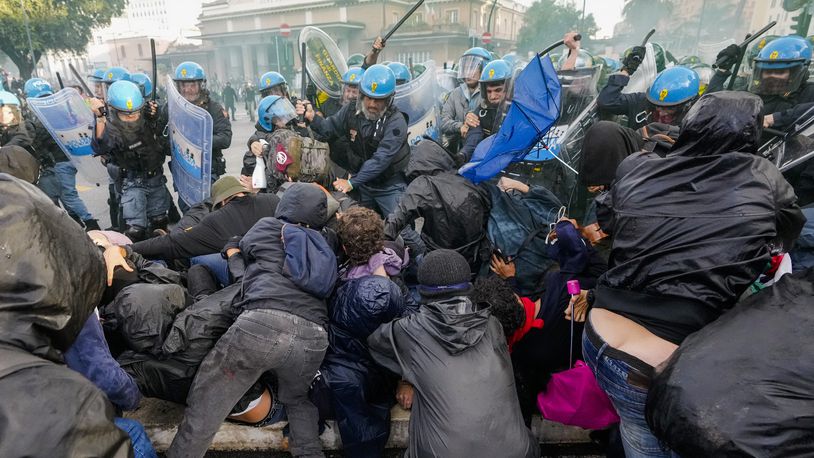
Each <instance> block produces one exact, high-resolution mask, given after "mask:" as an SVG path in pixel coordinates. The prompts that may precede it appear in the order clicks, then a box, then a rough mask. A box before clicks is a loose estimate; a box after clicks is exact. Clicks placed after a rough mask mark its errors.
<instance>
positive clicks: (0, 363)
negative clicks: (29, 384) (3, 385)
mask: <svg viewBox="0 0 814 458" xmlns="http://www.w3.org/2000/svg"><path fill="white" fill-rule="evenodd" d="M48 364H51V362H50V361H46V360H44V359H42V358H40V357H38V356H34V355H32V354H31V353H27V352H24V351H21V350H12V349H10V348H8V347H5V346H2V347H0V379H2V378H3V377H6V376H8V375H11V374H13V373H15V372H17V371H21V370H23V369H28V368H29V367H36V366H45V365H48Z"/></svg>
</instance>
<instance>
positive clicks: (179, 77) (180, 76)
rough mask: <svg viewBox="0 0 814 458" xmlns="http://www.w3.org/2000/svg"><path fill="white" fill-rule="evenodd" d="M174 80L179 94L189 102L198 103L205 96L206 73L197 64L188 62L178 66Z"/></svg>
mask: <svg viewBox="0 0 814 458" xmlns="http://www.w3.org/2000/svg"><path fill="white" fill-rule="evenodd" d="M172 80H173V81H174V82H175V87H176V88H177V89H178V92H179V93H180V94H181V95H182V96H183V97H184V98H185V99H187V101H189V102H192V103H197V102H198V101H200V100H201V98H202V97H203V96H204V95H205V94H204V92H205V90H206V73H205V72H204V69H203V67H201V66H200V65H198V64H196V63H195V62H189V61H187V62H181V63H180V64H178V66H177V67H175V73H174V74H173V76H172Z"/></svg>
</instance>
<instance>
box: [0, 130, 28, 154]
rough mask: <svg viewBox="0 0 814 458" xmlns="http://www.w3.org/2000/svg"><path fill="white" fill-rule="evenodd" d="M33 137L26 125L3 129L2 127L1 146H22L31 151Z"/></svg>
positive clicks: (0, 131)
mask: <svg viewBox="0 0 814 458" xmlns="http://www.w3.org/2000/svg"><path fill="white" fill-rule="evenodd" d="M31 142H32V140H31V137H30V136H29V134H28V131H27V130H26V128H25V125H24V124H19V125H17V126H13V127H8V128H3V127H0V146H12V145H16V146H22V147H23V148H25V149H26V150H28V151H31Z"/></svg>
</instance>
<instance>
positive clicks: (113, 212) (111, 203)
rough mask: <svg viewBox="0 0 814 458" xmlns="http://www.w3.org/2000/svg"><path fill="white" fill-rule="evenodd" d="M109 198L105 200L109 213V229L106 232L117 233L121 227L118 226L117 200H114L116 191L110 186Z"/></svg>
mask: <svg viewBox="0 0 814 458" xmlns="http://www.w3.org/2000/svg"><path fill="white" fill-rule="evenodd" d="M109 191H110V197H108V199H107V206H108V208H109V212H110V227H109V228H108V230H114V231H119V230H121V228H122V226H120V225H119V199H118V198H116V191H115V190H113V186H112V185H111V186H110V189H109Z"/></svg>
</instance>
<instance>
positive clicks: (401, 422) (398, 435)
mask: <svg viewBox="0 0 814 458" xmlns="http://www.w3.org/2000/svg"><path fill="white" fill-rule="evenodd" d="M183 414H184V406H182V405H180V404H175V403H172V402H167V401H162V400H159V399H154V398H146V399H144V400H143V401H142V403H141V406H140V407H139V408H138V410H136V411H134V412H129V413H128V415H127V417H129V418H134V419H136V420H138V421H140V422H141V423H142V424H143V425H144V428H145V429H146V431H147V434H148V435H149V436H150V439H152V441H153V445H154V446H155V448H156V450H157V451H158V452H164V451H165V450H167V448H168V447H169V445H170V443H172V438H173V437H174V436H175V431H176V429H177V427H178V424H179V423H181V418H182V416H183ZM391 417H392V426H391V429H390V439H389V441H388V444H387V448H388V449H404V448H406V447H407V436H408V434H407V431H408V425H409V423H410V412H409V411H406V410H403V409H401V408H400V407H398V406H396V407H393V411H392V413H391ZM283 426H284V425H270V426H265V427H262V428H256V427H252V426H243V425H238V424H236V423H230V422H224V423H223V424H222V425H221V427H220V429H219V430H218V432H217V434H216V435H215V439H214V440H213V441H212V445H211V446H210V450H214V451H241V452H279V451H286V450H288V441H287V439H286V438H285V437H283V432H282V427H283ZM532 430H533V431H534V434H535V435H536V436H537V438H538V440H539V441H540V443H541V444H543V445H546V444H551V445H558V446H560V445H582V444H588V443H590V442H591V441H590V439H589V438H588V431H586V430H584V429H581V428H575V427H571V426H565V425H561V424H559V423H553V422H550V421H546V420H543V419H541V418H540V417H539V416H538V417H535V418H534V421H533V422H532ZM320 439H322V445H323V447H324V448H325V450H341V448H342V441H341V440H340V438H339V431H338V430H337V429H336V424H335V423H334V422H332V421H331V422H328V428H326V429H325V432H324V433H323V434H322V436H320Z"/></svg>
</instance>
